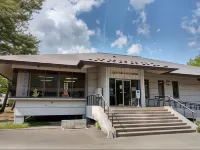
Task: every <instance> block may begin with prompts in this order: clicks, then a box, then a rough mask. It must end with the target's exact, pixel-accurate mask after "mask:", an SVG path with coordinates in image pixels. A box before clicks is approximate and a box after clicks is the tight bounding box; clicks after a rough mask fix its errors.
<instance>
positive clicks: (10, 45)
mask: <svg viewBox="0 0 200 150" xmlns="http://www.w3.org/2000/svg"><path fill="white" fill-rule="evenodd" d="M43 1H44V0H0V55H29V54H30V55H32V54H38V44H39V42H40V41H39V40H37V39H36V38H35V37H34V36H33V35H32V34H30V33H29V32H28V22H29V21H30V20H31V19H32V15H33V13H38V12H39V10H41V8H42V4H43ZM10 85H11V83H9V82H8V85H7V92H6V96H5V100H4V104H3V106H2V108H1V109H0V111H4V109H5V105H6V103H7V97H8V94H9V91H10V90H9V89H10Z"/></svg>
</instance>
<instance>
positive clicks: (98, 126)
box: [95, 121, 101, 129]
mask: <svg viewBox="0 0 200 150" xmlns="http://www.w3.org/2000/svg"><path fill="white" fill-rule="evenodd" d="M95 127H96V128H97V129H101V127H100V125H99V123H98V121H96V122H95Z"/></svg>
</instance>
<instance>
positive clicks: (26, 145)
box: [0, 128, 200, 149]
mask: <svg viewBox="0 0 200 150" xmlns="http://www.w3.org/2000/svg"><path fill="white" fill-rule="evenodd" d="M199 139H200V134H198V133H190V134H174V135H155V136H140V137H129V138H116V139H106V135H105V134H103V133H102V132H101V131H99V130H97V129H95V128H90V129H79V130H65V131H62V130H60V129H38V130H12V131H2V130H0V148H1V149H42V148H45V149H73V148H74V149H200V142H199Z"/></svg>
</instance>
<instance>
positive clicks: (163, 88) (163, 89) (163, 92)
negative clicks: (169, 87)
mask: <svg viewBox="0 0 200 150" xmlns="http://www.w3.org/2000/svg"><path fill="white" fill-rule="evenodd" d="M159 82H162V94H163V95H160V93H159V91H160V90H159V84H160V83H159ZM158 96H159V97H164V96H165V82H164V80H158Z"/></svg>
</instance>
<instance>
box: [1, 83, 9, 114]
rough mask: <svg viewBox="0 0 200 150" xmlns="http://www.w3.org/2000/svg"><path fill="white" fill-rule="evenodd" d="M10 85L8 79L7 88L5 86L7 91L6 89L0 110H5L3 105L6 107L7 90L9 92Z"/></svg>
mask: <svg viewBox="0 0 200 150" xmlns="http://www.w3.org/2000/svg"><path fill="white" fill-rule="evenodd" d="M10 87H11V84H10V82H9V81H8V88H7V91H6V95H5V98H4V101H3V104H2V107H1V108H0V112H4V110H5V107H6V104H7V101H8V95H9V92H10Z"/></svg>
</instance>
